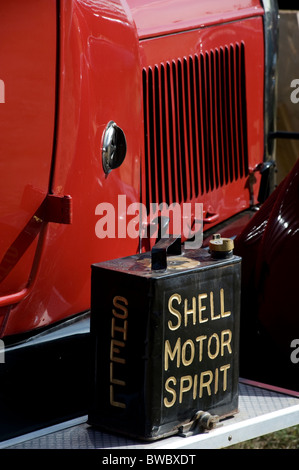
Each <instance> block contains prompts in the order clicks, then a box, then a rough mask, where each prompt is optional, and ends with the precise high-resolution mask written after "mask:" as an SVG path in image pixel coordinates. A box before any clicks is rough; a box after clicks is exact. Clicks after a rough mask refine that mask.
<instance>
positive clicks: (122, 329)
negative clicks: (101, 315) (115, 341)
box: [111, 317, 128, 341]
mask: <svg viewBox="0 0 299 470" xmlns="http://www.w3.org/2000/svg"><path fill="white" fill-rule="evenodd" d="M127 330H128V321H127V320H124V322H123V326H119V325H118V326H116V324H115V318H114V317H112V322H111V336H112V338H114V335H115V332H116V331H119V332H120V333H122V335H123V339H124V341H126V339H127Z"/></svg>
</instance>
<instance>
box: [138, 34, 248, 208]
mask: <svg viewBox="0 0 299 470" xmlns="http://www.w3.org/2000/svg"><path fill="white" fill-rule="evenodd" d="M142 78H143V99H144V144H145V152H144V165H143V184H144V197H145V201H144V202H145V204H146V206H147V207H148V206H149V204H150V203H151V202H156V203H160V202H166V203H167V204H171V203H172V202H184V201H188V200H192V199H193V198H198V197H199V196H200V195H202V194H204V193H208V192H210V191H213V190H214V189H217V188H218V187H220V186H223V185H227V184H229V183H230V182H232V181H233V180H237V179H240V178H242V177H244V176H246V175H247V174H248V153H247V121H246V96H245V93H246V88H245V46H244V44H243V43H235V44H231V45H228V46H223V47H219V48H217V49H214V50H210V51H208V52H203V53H199V54H195V55H192V56H188V57H183V58H178V59H176V60H172V61H169V62H165V63H161V64H158V65H155V66H152V67H148V68H144V69H143V72H142Z"/></svg>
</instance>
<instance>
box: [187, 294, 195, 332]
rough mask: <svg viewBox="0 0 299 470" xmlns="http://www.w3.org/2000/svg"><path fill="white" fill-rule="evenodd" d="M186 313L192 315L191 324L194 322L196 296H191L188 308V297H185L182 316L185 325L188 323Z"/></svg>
mask: <svg viewBox="0 0 299 470" xmlns="http://www.w3.org/2000/svg"><path fill="white" fill-rule="evenodd" d="M187 315H193V325H195V324H196V298H195V297H192V308H191V309H190V310H188V299H185V309H184V318H185V326H187V323H188V317H187Z"/></svg>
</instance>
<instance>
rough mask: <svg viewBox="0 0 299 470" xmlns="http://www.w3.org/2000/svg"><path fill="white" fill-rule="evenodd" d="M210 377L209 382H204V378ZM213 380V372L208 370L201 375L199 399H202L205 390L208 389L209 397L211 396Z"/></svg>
mask: <svg viewBox="0 0 299 470" xmlns="http://www.w3.org/2000/svg"><path fill="white" fill-rule="evenodd" d="M206 376H208V380H207V382H205V381H204V377H206ZM212 380H213V372H212V371H211V370H206V371H205V372H202V373H201V374H200V384H199V397H200V398H202V395H203V388H206V389H207V392H208V395H209V396H211V393H212V392H211V382H212Z"/></svg>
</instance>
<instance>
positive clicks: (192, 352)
mask: <svg viewBox="0 0 299 470" xmlns="http://www.w3.org/2000/svg"><path fill="white" fill-rule="evenodd" d="M187 346H190V358H189V359H187V358H186V349H187ZM194 352H195V347H194V343H193V341H192V340H191V339H188V340H187V341H185V343H184V344H183V347H182V363H183V364H184V366H189V365H190V364H192V362H193V359H194Z"/></svg>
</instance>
